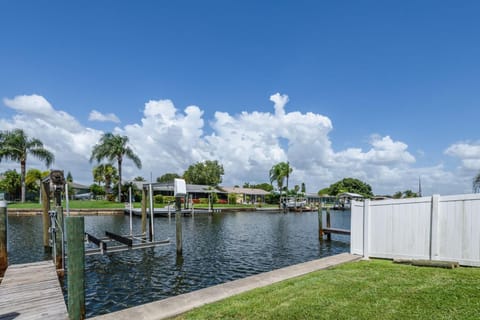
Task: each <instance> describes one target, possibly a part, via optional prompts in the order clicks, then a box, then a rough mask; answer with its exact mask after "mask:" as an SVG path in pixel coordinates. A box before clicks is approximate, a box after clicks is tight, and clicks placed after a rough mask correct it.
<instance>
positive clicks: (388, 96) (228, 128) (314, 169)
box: [0, 1, 480, 194]
mask: <svg viewBox="0 0 480 320" xmlns="http://www.w3.org/2000/svg"><path fill="white" fill-rule="evenodd" d="M479 9H480V3H478V2H476V1H462V2H454V1H448V2H447V1H421V2H419V1H401V2H400V1H398V2H393V1H342V2H339V1H334V2H326V1H325V2H324V1H282V2H278V1H261V2H260V1H202V2H198V1H175V2H174V1H141V2H138V1H137V2H134V1H85V2H64V1H0V39H1V42H0V43H1V46H0V99H2V102H1V103H0V129H1V130H9V129H12V128H14V127H22V128H24V129H25V130H26V131H27V133H29V134H31V135H32V136H38V137H39V138H40V139H41V140H42V141H44V142H45V144H46V146H47V147H49V148H50V149H52V151H54V152H55V154H56V157H57V161H56V163H55V166H57V167H60V168H62V169H65V170H66V171H72V174H73V176H74V178H76V179H78V180H79V181H80V182H83V183H87V184H89V183H91V173H90V172H91V168H92V166H93V165H94V164H90V163H89V162H88V157H89V152H90V151H91V147H92V146H93V144H95V141H98V137H99V136H100V135H101V133H103V132H106V131H114V132H116V133H120V134H126V135H129V137H130V139H131V140H132V144H133V145H134V147H136V148H137V149H136V151H137V152H138V153H139V155H140V157H141V158H142V160H143V162H144V168H143V169H142V170H140V171H139V170H135V169H134V168H133V167H131V164H129V163H126V164H125V165H126V167H127V170H126V171H125V175H126V178H129V177H133V176H136V175H143V176H145V177H149V176H150V172H151V173H152V175H153V176H154V177H156V176H159V175H161V174H163V173H165V172H172V171H177V172H179V173H181V171H182V170H184V169H186V168H185V167H186V166H188V163H194V162H196V161H202V160H206V159H209V158H211V159H219V160H220V162H222V163H224V166H225V167H226V174H225V177H224V182H225V184H243V182H246V181H250V182H263V181H267V180H268V169H269V168H270V167H271V166H272V165H273V164H274V163H276V162H278V161H286V160H288V161H290V162H291V163H292V165H293V166H294V177H293V178H292V179H293V180H294V183H298V184H299V183H301V182H306V183H307V189H309V186H310V190H309V191H312V192H315V191H317V190H318V189H319V188H322V187H325V186H328V185H329V184H330V183H333V182H335V181H336V180H338V179H341V178H343V177H344V176H354V177H357V178H360V179H362V180H364V181H366V182H368V183H370V184H371V185H372V187H373V189H374V192H376V193H390V194H391V193H393V192H395V191H398V190H405V189H414V190H415V189H416V188H417V184H418V177H419V176H421V177H422V183H423V189H424V191H425V193H428V194H431V193H441V194H452V193H464V192H470V191H471V180H472V177H473V176H474V175H475V174H476V173H477V172H478V171H479V170H480V143H479V141H480V139H479V138H478V130H477V127H478V126H477V124H478V119H480V108H479V107H478V106H479V104H480V62H479V57H480V42H479V41H478V37H479V34H480V20H479V19H478V16H479V13H480V12H479V11H480V10H479ZM276 93H279V94H280V95H279V96H278V97H284V96H286V95H288V98H289V99H288V100H289V101H288V103H286V102H285V101H286V100H282V101H281V102H280V103H277V106H281V107H280V108H281V109H282V110H284V112H285V114H286V115H287V116H285V117H283V116H282V115H279V114H277V115H276V116H275V110H274V104H275V103H276V102H274V101H270V100H269V99H270V98H271V97H273V96H274V95H275V94H276ZM22 96H24V99H20V98H19V97H22ZM273 100H275V98H274V99H273ZM280 100H281V99H280ZM149 101H151V102H152V104H150V106H151V108H153V109H155V110H157V111H154V112H153V111H152V112H150V113H148V112H147V113H146V110H147V104H148V103H149ZM167 102H168V103H167ZM277 102H278V101H277ZM169 103H171V105H170V104H169ZM39 105H41V106H44V108H43V109H42V108H41V110H42V111H41V112H40V111H39V109H36V108H38V106H39ZM47 105H48V106H49V107H45V106H47ZM188 106H195V108H196V109H195V108H192V109H190V111H192V113H191V114H188V113H186V112H185V109H186V108H187V107H188ZM172 108H173V109H172ZM153 109H152V110H153ZM93 110H96V111H97V113H98V114H101V115H109V114H111V119H110V120H115V121H106V120H107V119H102V120H103V121H98V120H99V118H98V117H93V116H92V111H93ZM165 110H170V111H171V110H173V111H172V112H173V113H172V112H170V113H168V116H166V115H165V114H164V112H166V111H165ZM217 112H220V114H218V113H217ZM242 112H243V114H242ZM296 112H298V113H299V115H298V114H296ZM49 113H56V115H55V116H53V115H52V116H51V117H48V114H49ZM259 113H263V114H264V115H267V114H268V115H270V117H267V116H260V115H259ZM59 115H61V117H59ZM222 115H223V116H222ZM225 115H228V117H230V118H231V119H230V120H229V121H225V117H224V116H225ZM297 116H298V117H297ZM316 116H318V117H316ZM56 117H58V118H56ZM319 117H322V118H321V119H320V118H319ZM54 119H57V120H58V121H60V122H64V123H63V124H58V123H57V124H56V123H54ZM116 119H118V121H116ZM162 119H163V120H162ZM185 119H186V120H185ZM184 120H185V121H184ZM69 121H74V122H75V124H74V125H71V126H68V125H65V123H67V122H69ZM262 121H266V123H263V122H262ZM147 123H150V124H149V125H148V124H147ZM232 123H233V125H232ZM329 123H330V124H329ZM274 124H275V125H274ZM57 125H58V126H59V127H58V128H56V126H57ZM309 126H310V127H309ZM311 126H316V127H315V128H312V127H311ZM72 128H74V129H72ZM158 128H163V129H162V130H160V129H158ZM232 128H235V130H233V129H232ZM157 129H158V130H157ZM172 130H173V131H172ZM262 132H263V134H260V133H262ZM255 134H257V135H258V136H254V135H255ZM307 135H308V136H309V137H306V136H307ZM259 136H260V137H259ZM62 137H63V138H62ZM172 137H176V138H175V139H178V141H181V143H183V149H182V148H178V149H179V150H175V149H177V147H178V146H176V145H175V143H173V141H174V140H175V139H173V138H172ZM148 138H150V140H148ZM62 139H63V140H64V142H63V143H64V144H61V143H60V142H59V140H62ZM145 139H146V140H145ZM145 141H148V143H149V146H148V148H147V147H144V146H141V144H142V143H144V142H145ZM72 144H77V147H72ZM240 144H241V145H242V146H240ZM165 145H168V146H169V147H168V149H165V148H164V146H165ZM187 147H188V148H187ZM180 149H181V150H180ZM267 149H268V150H267ZM262 150H263V152H262ZM237 152H238V154H236V153H237ZM66 153H68V154H66ZM79 158H80V159H79ZM165 159H167V160H165ZM29 161H30V160H29ZM309 161H310V162H309ZM31 164H32V166H38V167H41V165H40V164H39V163H37V162H36V161H35V160H34V159H31ZM9 168H15V165H14V164H11V163H5V162H2V163H0V172H1V171H4V170H6V169H9ZM129 175H130V176H129ZM295 175H296V177H295Z"/></svg>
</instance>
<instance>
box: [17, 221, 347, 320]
mask: <svg viewBox="0 0 480 320" xmlns="http://www.w3.org/2000/svg"><path fill="white" fill-rule="evenodd" d="M182 224H183V237H184V238H183V257H178V256H177V255H176V249H175V218H174V217H173V218H171V219H169V218H158V219H156V220H155V237H156V239H157V240H160V239H165V238H170V239H171V240H172V241H171V244H169V245H165V246H160V247H155V248H146V249H141V250H132V251H124V252H120V253H110V254H106V255H97V256H88V257H86V259H85V263H86V304H87V306H86V307H87V316H88V317H91V316H94V315H99V314H103V313H108V312H111V311H116V310H120V309H123V308H126V307H131V306H135V305H138V304H142V303H147V302H151V301H155V300H159V299H164V298H167V297H171V296H174V295H178V294H182V293H186V292H190V291H193V290H197V289H200V288H205V287H208V286H212V285H215V284H219V283H223V282H226V281H229V280H234V279H239V278H243V277H246V276H249V275H253V274H257V273H260V272H265V271H270V270H273V269H278V268H281V267H285V266H288V265H292V264H296V263H301V262H305V261H309V260H313V259H317V258H320V257H324V256H328V255H333V254H337V253H341V252H347V251H348V250H349V237H348V236H341V235H332V239H333V240H334V241H331V242H328V241H322V242H320V241H318V216H317V214H316V213H314V212H313V213H302V214H296V213H288V214H278V213H266V212H249V213H247V212H245V213H231V214H215V215H213V216H208V215H205V214H196V215H195V217H194V218H192V217H184V218H183V221H182ZM349 225H350V214H349V212H332V226H334V227H338V228H349ZM133 228H134V233H137V234H138V233H140V232H141V220H140V219H139V218H135V219H134V221H133ZM85 230H86V232H88V233H90V234H93V235H95V236H97V237H103V236H104V234H105V230H108V231H111V232H114V233H117V234H128V233H129V219H128V217H127V216H101V217H86V218H85ZM45 258H46V257H45V254H44V253H43V246H42V221H41V217H39V216H35V217H16V216H11V217H9V263H10V264H16V263H25V262H32V261H38V260H44V259H45Z"/></svg>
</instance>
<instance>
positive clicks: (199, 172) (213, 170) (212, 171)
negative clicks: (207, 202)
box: [183, 160, 225, 186]
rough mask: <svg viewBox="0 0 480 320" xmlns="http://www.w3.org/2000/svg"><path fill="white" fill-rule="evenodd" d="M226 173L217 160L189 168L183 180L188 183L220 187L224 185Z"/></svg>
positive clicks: (199, 163)
mask: <svg viewBox="0 0 480 320" xmlns="http://www.w3.org/2000/svg"><path fill="white" fill-rule="evenodd" d="M224 173H225V171H224V170H223V166H222V165H221V164H220V163H219V162H218V161H217V160H213V161H212V160H207V161H205V162H197V163H195V164H192V165H191V166H189V167H188V169H187V170H186V171H185V172H184V174H183V178H184V179H185V181H186V182H187V183H192V184H203V185H208V186H218V185H219V184H220V183H222V176H223V174H224Z"/></svg>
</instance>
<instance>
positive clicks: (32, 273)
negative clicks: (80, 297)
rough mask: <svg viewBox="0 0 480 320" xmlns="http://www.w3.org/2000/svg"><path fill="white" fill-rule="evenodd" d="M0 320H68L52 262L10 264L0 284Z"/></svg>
mask: <svg viewBox="0 0 480 320" xmlns="http://www.w3.org/2000/svg"><path fill="white" fill-rule="evenodd" d="M0 310H1V311H0V320H3V319H15V320H21V319H32V320H35V319H68V313H67V308H66V305H65V300H64V298H63V293H62V289H61V287H60V282H59V281H58V278H57V273H56V271H55V266H54V264H53V262H52V261H41V262H35V263H29V264H21V265H11V266H9V267H8V269H7V271H6V273H5V277H4V279H3V281H2V283H1V284H0Z"/></svg>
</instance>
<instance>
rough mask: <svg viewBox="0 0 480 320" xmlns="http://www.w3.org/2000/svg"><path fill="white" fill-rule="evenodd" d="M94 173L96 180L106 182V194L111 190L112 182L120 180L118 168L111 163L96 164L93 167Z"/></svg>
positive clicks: (94, 179)
mask: <svg viewBox="0 0 480 320" xmlns="http://www.w3.org/2000/svg"><path fill="white" fill-rule="evenodd" d="M92 174H93V181H94V182H98V183H103V184H104V190H105V194H107V195H108V194H109V193H110V192H111V190H110V187H111V185H112V182H114V183H115V182H117V181H118V174H117V169H116V168H115V167H114V166H113V165H112V164H111V163H107V164H100V165H98V166H96V167H95V168H93V170H92Z"/></svg>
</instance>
